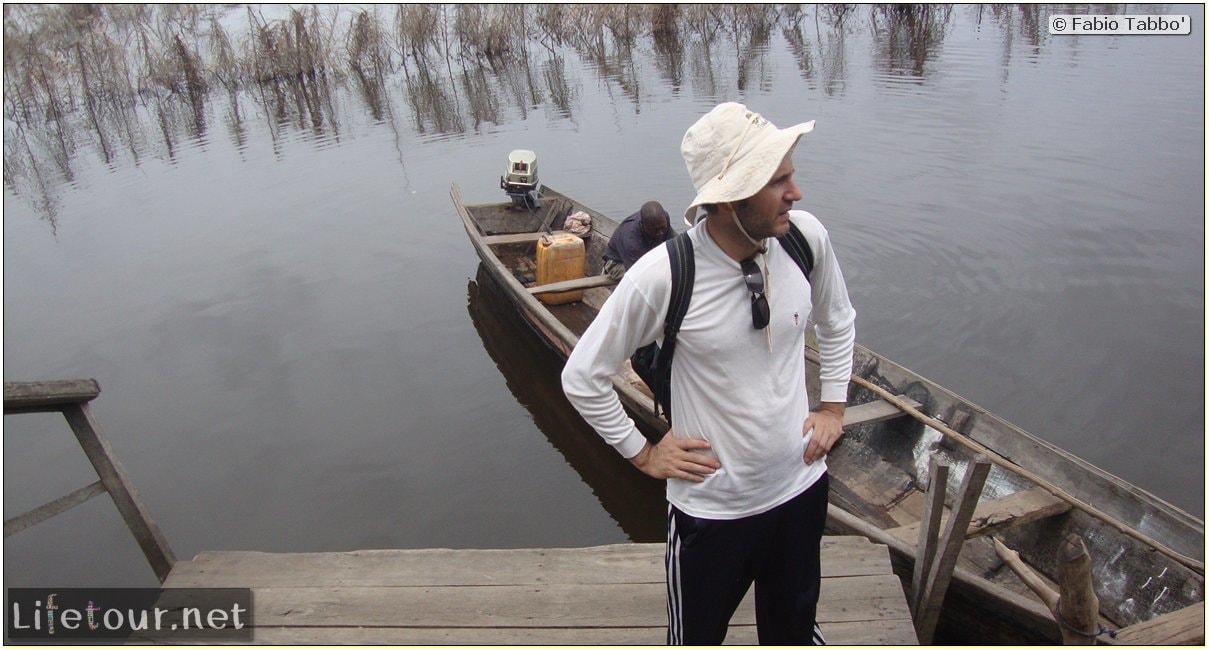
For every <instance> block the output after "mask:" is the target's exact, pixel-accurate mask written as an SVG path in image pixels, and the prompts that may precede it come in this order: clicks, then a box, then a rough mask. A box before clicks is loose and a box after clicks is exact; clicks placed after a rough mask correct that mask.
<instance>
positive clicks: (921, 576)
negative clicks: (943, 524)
mask: <svg viewBox="0 0 1209 650" xmlns="http://www.w3.org/2000/svg"><path fill="white" fill-rule="evenodd" d="M928 465H929V470H928V476H929V479H928V492H927V496H926V497H925V498H924V510H923V514H922V515H921V516H920V518H919V541H918V542H917V543H916V545H915V570H914V572H913V573H912V577H911V600H910V601H909V602H908V603H907V604H908V605H910V606H911V615H912V616H913V617H916V618H918V617H919V615H920V609H921V606H920V601H921V600H922V599H923V592H924V583H925V582H926V581H927V579H928V573H930V572H931V570H932V560H933V558H935V556H936V541H937V538H938V537H939V535H940V518H941V515H943V514H944V509H945V491H946V489H947V486H948V484H949V464H948V463H947V462H945V461H940V460H937V459H936V458H935V457H933V458H932V459H931V460H930V461H929V463H928Z"/></svg>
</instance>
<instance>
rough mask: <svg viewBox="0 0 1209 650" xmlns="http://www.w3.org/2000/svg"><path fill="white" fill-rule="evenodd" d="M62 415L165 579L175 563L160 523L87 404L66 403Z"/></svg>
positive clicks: (153, 568) (154, 569)
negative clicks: (115, 453) (119, 460)
mask: <svg viewBox="0 0 1209 650" xmlns="http://www.w3.org/2000/svg"><path fill="white" fill-rule="evenodd" d="M63 417H65V418H67V423H68V424H69V425H71V430H72V432H73V433H74V434H75V435H76V440H78V441H79V443H80V447H81V448H83V450H84V455H85V456H87V457H88V461H89V462H91V463H92V467H93V469H95V470H96V472H97V476H99V477H100V479H101V483H102V484H104V486H105V489H106V490H107V491H108V492H109V496H110V497H111V498H112V499H113V503H114V505H116V506H117V509H118V512H119V513H121V515H122V519H124V520H125V521H126V527H127V528H129V529H130V533H131V534H132V535H134V539H135V540H136V541H137V542H138V544H139V546H140V547H141V548H142V549H143V555H145V556H146V557H147V561H148V562H149V563H150V564H151V569H152V570H153V571H155V575H156V577H157V578H159V581H160V582H161V583H162V582H164V580H166V579H167V578H168V574H169V573H170V572H171V571H172V565H173V564H175V563H176V556H175V555H173V553H172V549H171V547H169V546H168V540H167V539H165V538H164V535H163V533H161V532H160V529H159V526H157V525H156V524H155V522H154V521H152V519H151V515H150V513H148V512H147V508H146V507H145V506H144V505H143V502H142V501H141V500H139V497H138V493H136V492H135V491H134V486H133V485H131V482H130V477H129V476H127V475H126V470H125V469H124V468H123V467H122V465H121V463H119V462H118V459H117V457H116V456H115V455H114V453H113V448H112V447H110V446H109V441H108V440H106V439H105V436H104V435H102V433H101V427H100V425H99V424H98V423H97V422H96V420H95V419H94V418H93V416H92V411H91V410H90V409H89V408H88V404H87V403H86V402H85V403H80V404H74V405H71V406H67V407H65V408H64V409H63Z"/></svg>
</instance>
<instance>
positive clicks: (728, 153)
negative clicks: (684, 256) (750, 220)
mask: <svg viewBox="0 0 1209 650" xmlns="http://www.w3.org/2000/svg"><path fill="white" fill-rule="evenodd" d="M812 130H814V121H813V120H811V121H810V122H803V123H801V124H797V125H794V126H791V127H787V128H784V129H778V128H777V127H776V125H774V124H773V123H772V122H769V121H768V120H766V119H764V118H763V117H762V116H761V115H760V114H759V113H756V112H754V111H752V110H750V109H748V108H747V107H746V106H744V105H743V104H739V103H736V102H727V103H725V104H719V105H717V106H715V107H714V109H713V110H711V111H710V112H708V113H706V114H705V115H704V116H702V118H701V119H699V120H697V122H696V123H695V124H693V125H692V126H690V127H689V129H688V131H687V132H685V134H684V140H682V141H681V142H680V155H682V156H684V164H685V165H686V166H687V167H688V173H689V176H690V177H692V179H693V187H694V188H696V190H697V196H696V198H694V199H693V202H692V203H691V204H690V205H689V206H688V209H686V210H685V211H684V221H685V223H687V224H688V225H690V226H691V225H693V223H694V222H695V221H696V219H695V216H696V212H697V208H698V206H701V205H707V204H710V203H725V202H728V201H739V200H742V199H746V198H748V197H750V196H753V195H755V194H756V193H757V192H759V191H760V189H761V188H763V187H764V186H765V185H767V184H768V181H770V180H772V175H773V172H775V171H776V170H777V167H779V166H780V165H781V161H782V160H784V159H785V155H786V154H788V153H789V152H790V151H792V150H793V148H794V146H795V145H797V143H798V138H800V137H802V136H803V135H805V134H807V133H810V132H811V131H812Z"/></svg>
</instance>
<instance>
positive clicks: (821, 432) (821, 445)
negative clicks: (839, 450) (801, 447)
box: [802, 402, 844, 465]
mask: <svg viewBox="0 0 1209 650" xmlns="http://www.w3.org/2000/svg"><path fill="white" fill-rule="evenodd" d="M811 429H814V435H812V436H811V437H810V443H809V444H808V445H806V451H805V452H803V453H802V460H803V461H805V462H806V464H807V465H810V464H811V463H813V462H814V461H816V460H818V459H820V458H822V457H823V456H826V455H827V452H829V451H831V447H832V446H834V445H835V443H836V441H838V440H839V439H840V436H842V435H844V404H843V403H842V402H823V403H822V404H820V405H819V410H818V411H814V412H812V413H811V414H810V417H808V418H806V421H805V422H803V423H802V436H803V437H805V436H806V434H807V433H808V432H809V431H810V430H811Z"/></svg>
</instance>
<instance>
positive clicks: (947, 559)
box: [915, 455, 991, 645]
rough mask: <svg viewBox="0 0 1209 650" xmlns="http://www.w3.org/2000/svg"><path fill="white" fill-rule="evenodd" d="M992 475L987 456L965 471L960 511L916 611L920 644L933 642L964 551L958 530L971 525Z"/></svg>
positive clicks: (948, 530)
mask: <svg viewBox="0 0 1209 650" xmlns="http://www.w3.org/2000/svg"><path fill="white" fill-rule="evenodd" d="M990 472H991V462H990V461H989V460H987V458H986V457H985V456H982V455H979V456H977V457H976V458H975V459H974V461H973V462H971V463H970V465H969V466H968V467H967V468H966V473H965V477H964V478H962V480H961V487H960V488H959V489H958V492H957V493H958V495H959V496H958V501H957V508H956V510H954V512H953V514H952V516H950V517H949V520H948V522H946V525H945V528H944V534H943V536H942V537H941V538H940V542H939V544H938V552H939V555H938V556H937V557H936V559H935V560H933V562H932V564H931V566H930V567H929V568H928V579H927V582H925V583H924V588H923V591H922V592H921V593H920V596H919V601H918V602H919V607H918V609H917V610H916V612H915V633H916V635H918V636H919V642H920V643H923V644H925V645H927V644H931V643H932V636H933V634H935V632H936V624H937V622H938V621H939V620H940V606H941V604H942V603H943V602H944V598H945V592H946V591H947V590H948V588H949V581H950V580H951V579H952V577H953V569H954V568H955V567H956V566H957V554H958V553H960V552H961V545H962V543H963V542H964V541H965V535H963V534H962V533H961V532H959V531H964V530H965V529H966V527H967V526H969V522H970V516H971V515H973V514H974V507H975V506H976V505H978V496H979V495H980V494H982V485H983V483H984V482H986V478H987V474H989V473H990Z"/></svg>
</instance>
